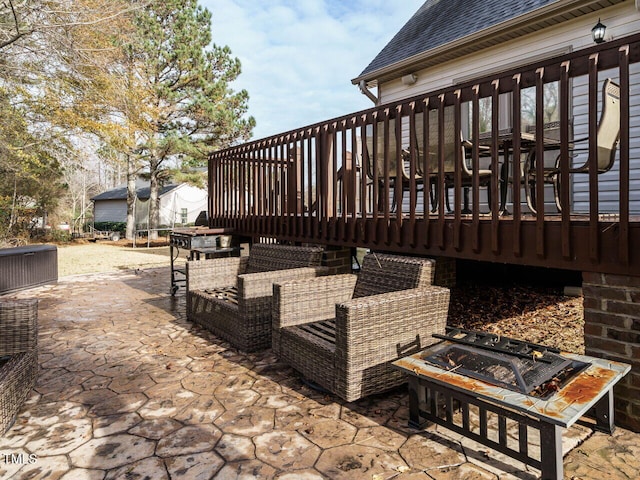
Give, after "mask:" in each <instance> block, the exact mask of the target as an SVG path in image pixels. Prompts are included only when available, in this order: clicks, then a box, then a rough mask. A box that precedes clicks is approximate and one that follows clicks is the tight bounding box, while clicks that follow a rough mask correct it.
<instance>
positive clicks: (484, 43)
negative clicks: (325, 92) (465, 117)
mask: <svg viewBox="0 0 640 480" xmlns="http://www.w3.org/2000/svg"><path fill="white" fill-rule="evenodd" d="M622 1H624V0H605V1H603V0H570V1H564V2H556V3H552V4H550V5H547V6H545V7H542V8H539V9H537V10H534V11H532V12H529V13H527V14H525V15H521V16H519V17H516V18H512V19H510V20H507V21H506V22H502V23H499V24H496V25H493V26H491V27H489V28H486V29H484V30H480V31H478V32H475V33H473V34H471V35H467V36H465V37H462V38H459V39H457V40H454V41H453V42H449V43H447V44H445V45H440V46H439V47H436V48H433V49H431V50H427V51H425V52H421V53H419V54H417V55H413V56H411V57H408V58H406V59H404V60H401V61H399V62H396V63H394V64H391V65H387V66H386V67H383V68H380V69H377V70H374V71H372V72H369V73H367V74H365V75H360V76H358V77H356V78H354V79H352V80H351V83H353V84H354V85H358V84H360V82H362V81H363V80H364V81H365V83H366V84H367V85H368V86H374V85H375V84H377V83H379V82H384V81H388V80H391V79H394V78H399V77H401V76H402V75H406V74H408V73H413V72H415V71H416V70H420V69H423V68H428V67H430V66H433V65H436V64H439V63H444V62H446V61H449V60H453V59H455V58H460V57H463V56H465V55H468V54H470V53H474V52H477V51H480V50H483V49H485V48H488V47H491V46H493V45H497V44H499V43H502V42H504V41H507V40H511V39H513V38H517V37H521V36H524V35H527V34H529V33H533V32H536V31H540V30H542V29H544V28H547V27H549V26H552V25H557V24H558V23H562V22H565V21H567V18H566V16H567V15H571V16H572V17H573V18H576V17H578V16H581V15H586V14H588V13H591V12H592V11H593V10H595V9H596V8H603V7H604V6H611V5H614V4H617V3H621V2H622ZM589 7H592V8H593V10H590V11H587V12H585V11H582V10H580V11H579V10H578V9H584V8H589Z"/></svg>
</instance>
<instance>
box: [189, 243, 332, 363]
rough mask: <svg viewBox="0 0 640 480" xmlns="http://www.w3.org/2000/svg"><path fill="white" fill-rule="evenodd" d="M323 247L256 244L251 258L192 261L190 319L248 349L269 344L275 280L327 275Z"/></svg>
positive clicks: (233, 343)
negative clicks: (321, 265)
mask: <svg viewBox="0 0 640 480" xmlns="http://www.w3.org/2000/svg"><path fill="white" fill-rule="evenodd" d="M322 252H323V249H322V248H320V247H295V246H288V245H267V244H256V245H253V246H252V247H251V250H250V252H249V255H248V256H247V257H234V258H222V259H209V260H191V261H188V262H187V269H186V272H187V318H188V319H189V320H191V321H194V322H196V323H198V324H200V325H202V326H203V327H205V328H206V329H208V330H210V331H211V332H213V333H215V334H216V335H218V336H219V337H221V338H223V339H225V340H227V341H229V342H230V343H231V344H232V345H233V346H234V347H236V348H238V349H240V350H243V351H245V352H252V351H256V350H261V349H264V348H269V347H270V346H271V300H272V295H273V283H274V282H282V281H286V280H295V279H303V278H312V277H315V276H318V275H323V274H325V273H326V270H327V269H326V268H325V267H320V263H321V261H322Z"/></svg>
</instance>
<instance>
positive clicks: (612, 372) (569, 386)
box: [393, 340, 631, 427]
mask: <svg viewBox="0 0 640 480" xmlns="http://www.w3.org/2000/svg"><path fill="white" fill-rule="evenodd" d="M453 344H454V343H453V342H450V341H447V340H445V341H442V342H439V343H437V344H435V345H433V346H432V347H430V348H429V349H427V350H424V351H422V352H419V353H416V354H414V355H411V356H409V357H405V358H401V359H399V360H396V361H395V362H393V366H394V367H395V368H397V369H399V370H402V371H404V372H406V373H408V374H409V375H413V376H415V377H418V378H425V379H428V380H430V381H432V382H434V383H436V384H441V385H444V386H447V387H449V388H451V389H454V390H458V391H461V392H463V393H466V394H468V395H475V396H477V397H478V398H481V399H483V400H486V401H488V402H492V403H495V404H498V405H501V406H503V407H506V408H510V409H513V410H515V411H518V412H520V413H525V414H527V415H530V416H532V417H534V418H538V419H540V420H544V421H546V422H549V423H552V424H555V425H559V426H562V427H570V426H571V425H573V424H574V423H575V422H576V421H577V420H578V419H579V418H580V417H582V416H583V415H584V414H585V413H586V412H587V411H588V410H589V409H590V408H591V407H592V406H594V405H595V404H596V402H597V401H598V400H599V399H600V398H602V397H603V396H604V395H605V394H606V393H607V392H608V391H609V390H610V389H611V388H613V386H614V385H615V384H616V383H617V382H618V381H619V380H620V379H622V377H624V376H625V375H626V374H627V373H628V372H629V370H630V369H631V366H630V365H627V364H625V363H620V362H614V361H611V360H606V359H601V358H595V357H590V356H586V355H577V354H573V353H568V352H562V353H561V355H562V356H563V357H565V358H567V359H569V360H573V361H576V362H583V363H587V364H589V365H588V366H587V367H586V368H584V369H583V370H581V371H580V372H579V373H577V374H576V375H575V376H573V377H572V378H571V379H570V380H569V381H568V382H567V383H566V384H565V385H563V386H562V388H560V389H559V390H558V391H556V392H555V393H553V394H552V395H550V396H548V397H546V398H540V397H535V396H531V395H526V394H523V393H520V392H516V391H512V390H509V389H507V388H504V387H500V386H496V385H493V384H491V383H488V382H486V381H483V380H478V379H475V378H471V377H469V376H466V375H463V374H460V373H458V372H456V371H455V369H451V370H447V369H446V368H443V367H440V366H437V365H435V364H433V363H431V362H429V361H427V360H426V358H427V357H430V356H432V355H434V354H438V353H439V352H441V351H442V350H444V349H445V348H447V347H448V346H450V345H453Z"/></svg>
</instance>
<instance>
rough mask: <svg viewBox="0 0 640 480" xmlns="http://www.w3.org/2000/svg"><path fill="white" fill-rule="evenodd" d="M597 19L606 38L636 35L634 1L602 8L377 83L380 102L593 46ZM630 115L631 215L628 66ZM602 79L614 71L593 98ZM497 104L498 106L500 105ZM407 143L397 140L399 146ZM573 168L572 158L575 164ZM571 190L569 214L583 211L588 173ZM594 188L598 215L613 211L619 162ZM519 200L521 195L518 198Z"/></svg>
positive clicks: (580, 127)
mask: <svg viewBox="0 0 640 480" xmlns="http://www.w3.org/2000/svg"><path fill="white" fill-rule="evenodd" d="M598 18H600V19H601V21H602V23H604V24H605V25H606V26H607V34H606V38H607V39H610V38H621V37H625V36H628V35H631V34H634V33H637V32H640V12H639V11H638V9H637V8H636V5H635V2H633V1H627V2H625V3H623V4H620V5H616V6H613V7H610V8H606V9H602V10H600V11H598V12H596V13H594V14H590V15H585V16H584V17H581V18H578V19H573V20H570V21H568V22H566V23H564V24H560V25H556V26H553V27H549V28H547V29H545V30H543V31H541V32H536V33H533V34H530V35H527V36H525V37H521V38H519V39H516V40H513V41H511V42H506V43H503V44H501V45H498V46H495V47H492V48H489V49H486V50H483V51H481V52H478V53H475V54H473V55H468V56H466V57H463V58H460V59H456V60H453V61H450V62H446V63H443V64H441V65H437V66H434V67H431V68H429V69H425V70H420V71H417V72H414V73H415V74H416V75H417V81H416V83H415V84H413V85H410V86H407V85H404V84H403V83H402V81H401V80H400V79H397V80H393V81H389V82H386V83H382V84H381V85H379V88H378V95H379V97H380V103H382V104H384V103H389V102H393V101H397V100H401V99H403V98H409V97H413V96H416V95H419V94H423V93H427V92H433V91H436V90H438V89H441V88H446V87H450V86H451V85H454V84H457V83H460V82H461V81H468V80H470V79H473V78H480V77H483V76H486V75H489V74H490V73H492V72H500V71H504V70H508V69H512V68H514V67H516V66H518V65H522V64H526V63H532V62H533V61H537V60H541V59H543V58H545V57H551V56H556V55H560V54H562V53H566V52H569V51H575V50H579V49H582V48H586V47H589V46H592V45H593V42H592V39H591V28H592V27H593V25H595V24H596V22H597V21H598ZM631 72H632V73H631V79H630V84H631V86H630V95H631V99H630V103H631V105H632V106H633V107H632V110H631V112H630V125H631V131H630V136H631V141H630V146H631V149H630V181H631V192H630V195H631V198H630V208H631V212H632V213H635V214H638V213H640V65H639V64H634V65H632V66H631ZM607 76H610V77H611V78H614V79H615V78H617V76H618V74H617V70H616V71H613V72H602V74H601V75H600V78H599V91H598V94H599V99H598V101H599V102H600V95H601V90H600V87H601V85H602V81H603V80H604V78H606V77H607ZM586 81H587V80H586V77H582V78H576V79H574V80H573V95H574V98H572V100H571V102H572V103H571V108H572V117H573V118H572V121H573V131H574V138H581V137H583V136H586V135H587V127H586V124H587V121H588V120H587V118H588V117H587V111H586V109H587V101H588V100H587V96H586V95H587V94H586V91H587V88H586ZM502 103H503V102H502ZM507 123H509V119H508V118H501V127H504V126H508V125H506V124H507ZM406 142H408V139H406V138H403V143H406ZM575 163H576V164H578V160H576V162H575ZM573 177H575V178H572V182H573V189H572V193H571V197H572V204H573V210H574V211H578V212H583V211H588V208H589V205H588V183H587V182H588V175H584V174H580V175H573ZM598 181H599V187H600V198H599V202H600V205H599V209H600V211H601V212H603V213H606V212H616V211H618V207H619V205H618V192H619V184H618V182H619V162H618V159H616V164H615V165H614V167H613V168H612V170H611V171H610V172H608V173H605V174H602V175H599V178H598ZM548 187H549V188H548V189H547V190H546V191H545V199H546V200H547V202H548V207H549V211H555V207H554V203H553V190H552V187H551V186H548ZM523 198H524V197H523Z"/></svg>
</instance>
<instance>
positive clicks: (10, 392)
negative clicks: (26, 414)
mask: <svg viewBox="0 0 640 480" xmlns="http://www.w3.org/2000/svg"><path fill="white" fill-rule="evenodd" d="M37 338H38V301H37V300H35V299H29V300H0V435H3V434H4V433H5V432H6V431H7V430H9V428H10V427H11V425H13V422H15V420H16V416H17V415H18V412H19V411H20V408H22V405H23V404H24V402H25V400H26V399H27V397H28V396H29V392H31V389H32V388H33V387H34V385H35V382H36V376H37V373H38V351H37Z"/></svg>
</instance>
